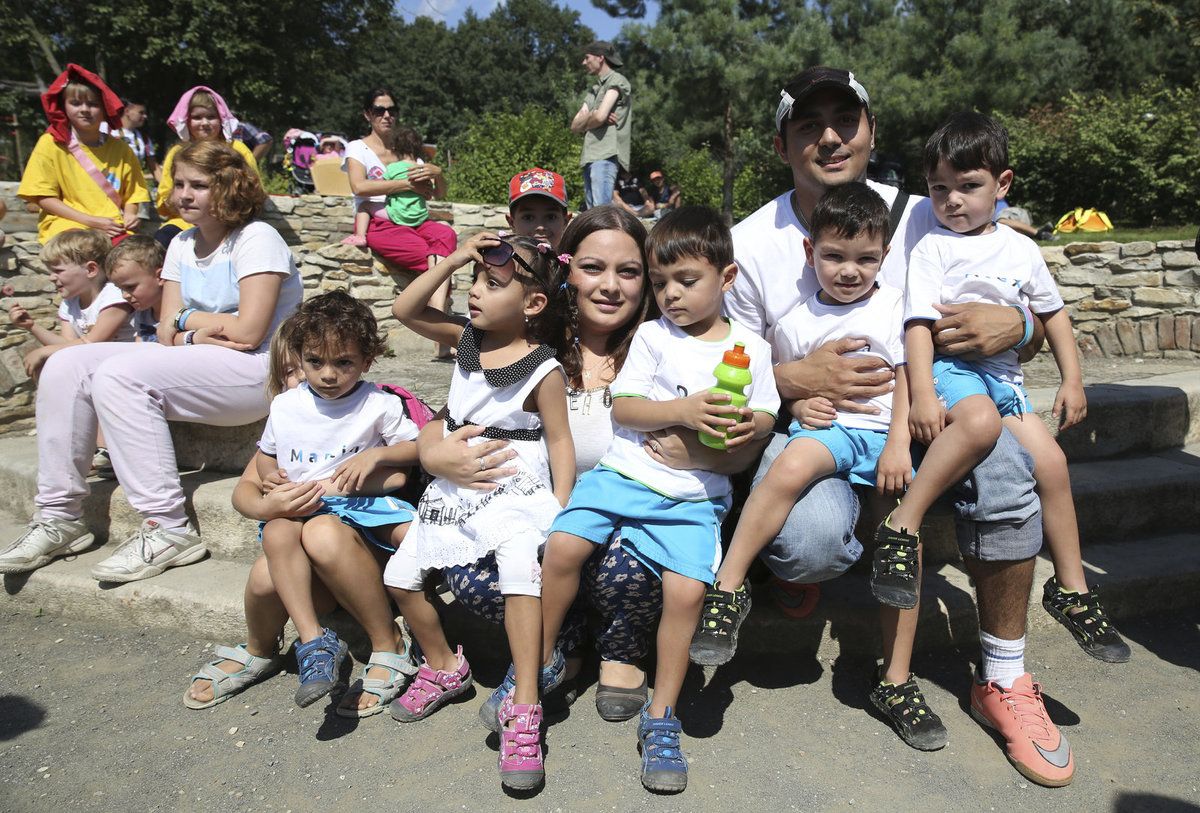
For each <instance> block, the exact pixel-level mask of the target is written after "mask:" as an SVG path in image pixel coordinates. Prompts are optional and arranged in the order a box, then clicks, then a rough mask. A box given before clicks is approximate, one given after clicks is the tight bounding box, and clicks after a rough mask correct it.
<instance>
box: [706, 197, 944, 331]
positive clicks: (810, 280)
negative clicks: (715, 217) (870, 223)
mask: <svg viewBox="0 0 1200 813" xmlns="http://www.w3.org/2000/svg"><path fill="white" fill-rule="evenodd" d="M867 186H869V187H871V188H872V189H873V190H875V191H876V192H877V193H879V196H880V197H882V198H883V200H884V202H885V203H886V204H888V206H891V205H892V203H893V201H895V200H896V195H897V194H899V190H897V189H896V188H895V187H892V186H887V185H885V184H880V183H875V182H874V181H867ZM791 195H792V190H790V189H789V190H788V191H787V192H785V193H783V194H782V195H780V196H779V197H777V198H775V200H773V201H771V202H769V203H767V204H766V205H764V206H762V207H761V208H760V209H759V210H758V211H756V212H755V213H754V214H752V215H750V216H749V217H748V218H746V219H745V220H743V221H742V222H741V223H738V224H737V225H736V226H734V227H733V253H734V256H735V257H736V258H737V264H738V269H739V273H738V275H737V279H735V280H734V283H733V288H731V289H730V290H729V292H728V293H726V294H725V313H726V315H728V316H730V317H732V318H734V319H736V320H738V321H739V322H741V323H742V324H743V325H745V326H746V327H748V328H749V329H750V330H752V331H754V332H755V333H757V334H759V335H760V336H765V337H766V338H768V339H770V331H771V330H773V329H774V327H775V325H776V324H777V323H778V322H779V320H780V319H782V318H783V317H784V315H785V314H787V313H788V312H790V311H791V310H792V309H793V308H795V307H796V306H797V305H799V304H800V303H801V302H803V301H804V300H806V299H808V298H809V297H810V296H812V295H813V294H815V293H816V292H817V290H818V289H819V287H820V286H819V285H818V284H817V273H816V271H814V270H813V268H812V266H810V265H808V264H807V263H806V262H805V261H804V238H805V237H807V236H808V230H807V229H805V228H804V227H803V226H802V225H800V221H799V220H798V219H797V218H796V213H795V210H794V209H793V208H792V201H791ZM936 225H937V219H936V218H935V217H934V215H933V207H932V206H931V205H930V203H929V198H925V197H921V196H919V195H913V196H911V197H910V198H909V201H908V206H906V207H905V211H904V215H902V216H901V218H900V222H899V223H898V224H897V226H896V233H895V234H894V235H892V243H891V246H892V249H891V251H890V252H889V253H888V256H887V257H886V258H885V259H884V261H883V268H882V269H881V271H880V273H881V275H882V279H883V282H886V283H887V284H888V285H890V286H892V287H893V288H898V289H900V290H903V289H904V276H905V269H906V268H907V265H908V254H909V252H910V251H911V250H912V247H913V246H915V245H916V244H917V241H918V240H920V239H921V237H923V236H924V235H925V234H926V233H928V232H929V231H930V230H931V229H933V227H934V226H936Z"/></svg>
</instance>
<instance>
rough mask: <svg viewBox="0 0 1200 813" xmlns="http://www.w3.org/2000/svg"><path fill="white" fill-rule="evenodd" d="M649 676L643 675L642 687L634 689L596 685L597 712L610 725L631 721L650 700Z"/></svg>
mask: <svg viewBox="0 0 1200 813" xmlns="http://www.w3.org/2000/svg"><path fill="white" fill-rule="evenodd" d="M647 681H648V676H647V675H645V674H643V676H642V685H641V686H638V687H636V688H633V689H626V688H622V687H620V686H606V685H604V684H603V683H597V684H596V711H597V712H598V713H599V714H600V717H601V719H603V720H606V721H608V722H610V723H620V722H623V721H625V720H631V719H633V718H634V717H636V716H637V715H638V713H639V712H640V711H641V710H642V707H643V706H645V705H646V701H647V700H648V699H649V698H650V691H649V684H648V682H647Z"/></svg>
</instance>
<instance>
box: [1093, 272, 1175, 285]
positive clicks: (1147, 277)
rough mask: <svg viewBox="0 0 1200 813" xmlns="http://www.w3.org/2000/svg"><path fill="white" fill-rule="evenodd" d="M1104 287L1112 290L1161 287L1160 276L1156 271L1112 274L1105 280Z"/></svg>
mask: <svg viewBox="0 0 1200 813" xmlns="http://www.w3.org/2000/svg"><path fill="white" fill-rule="evenodd" d="M1105 285H1109V286H1112V287H1114V288H1136V287H1138V286H1150V285H1162V274H1160V273H1159V272H1157V271H1135V272H1133V273H1129V274H1113V275H1112V276H1111V277H1109V278H1108V280H1106V282H1105Z"/></svg>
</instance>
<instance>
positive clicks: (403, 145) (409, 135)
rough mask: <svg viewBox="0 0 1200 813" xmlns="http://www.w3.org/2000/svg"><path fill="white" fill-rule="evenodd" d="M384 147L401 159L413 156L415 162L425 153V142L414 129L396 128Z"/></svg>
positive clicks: (385, 140)
mask: <svg viewBox="0 0 1200 813" xmlns="http://www.w3.org/2000/svg"><path fill="white" fill-rule="evenodd" d="M384 146H386V147H387V148H388V149H389V150H391V151H392V152H394V153H396V155H397V156H399V157H400V158H404V156H406V155H407V156H411V157H412V159H413V160H414V161H415V160H416V159H418V158H420V157H421V156H422V154H423V153H424V151H425V141H424V139H422V138H421V134H420V133H418V132H417V131H416V130H414V129H413V128H412V127H395V128H393V129H392V131H391V132H390V133H388V137H387V138H386V139H384Z"/></svg>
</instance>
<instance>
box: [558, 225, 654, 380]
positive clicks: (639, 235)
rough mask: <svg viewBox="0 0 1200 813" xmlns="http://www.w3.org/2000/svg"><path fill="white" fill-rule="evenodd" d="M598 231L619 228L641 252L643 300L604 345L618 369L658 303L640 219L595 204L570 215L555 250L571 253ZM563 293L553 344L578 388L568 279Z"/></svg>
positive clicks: (574, 295)
mask: <svg viewBox="0 0 1200 813" xmlns="http://www.w3.org/2000/svg"><path fill="white" fill-rule="evenodd" d="M599 231H619V232H623V233H624V234H627V235H629V236H630V237H631V238H633V241H634V242H635V243H637V247H638V251H640V252H641V255H642V301H641V302H639V303H638V305H637V308H636V309H635V310H634V314H633V317H632V318H630V320H629V321H628V322H627V323H625V324H624V325H622V326H621V327H620V328H619V329H618V330H615V331H613V332H612V333H611V334H609V336H608V346H607V347H606V348H605V349H606V350H607V351H608V353H609V354H610V355H611V356H612V365H613V370H614V371H617V372H620V370H621V365H623V364H624V363H625V357H626V356H627V355H629V345H630V344H632V343H633V334H634V333H636V332H637V328H638V325H640V324H641V323H642V322H644V321H646V320H647V319H649V318H651V317H653V316H656V315H657V313H658V306H657V305H655V304H654V297H653V296H652V295H651V293H650V282H649V277H648V276H647V271H646V269H647V264H646V227H645V226H643V225H642V221H640V220H638V219H637V218H636V217H634V216H633V215H632V214H630V213H629V212H627V211H625V210H624V209H620V208H617V207H616V206H612V205H611V204H609V205H605V206H595V207H592V208H591V209H588V210H587V211H586V212H584V213H583V214H580V215H577V216H576V217H574V218H572V219H571V222H570V223H568V224H567V228H566V230H565V231H564V232H563V235H562V237H561V238H560V239H559V241H558V250H559V251H561V252H563V253H565V254H572V255H573V254H575V253H576V252H577V251H578V250H579V246H580V244H582V243H583V241H584V240H585V239H586V238H587V237H589V236H590V235H592V234H595V233H596V232H599ZM563 277H564V280H565V279H567V278H568V277H569V269H564V272H563ZM564 295H565V297H564V309H563V316H564V318H563V327H562V330H560V331H559V333H558V337H557V339H556V340H555V341H554V342H553V344H554V346H555V347H556V348H557V350H558V360H559V362H561V363H562V366H563V370H564V371H565V372H566V374H567V381H568V382H569V383H570V385H571V386H572V387H573V388H575V389H581V388H582V387H583V354H582V352H581V351H580V349H579V289H577V288H576V287H575V286H574V285H571V284H570V283H569V282H568V283H567V284H566V287H565V289H564Z"/></svg>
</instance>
